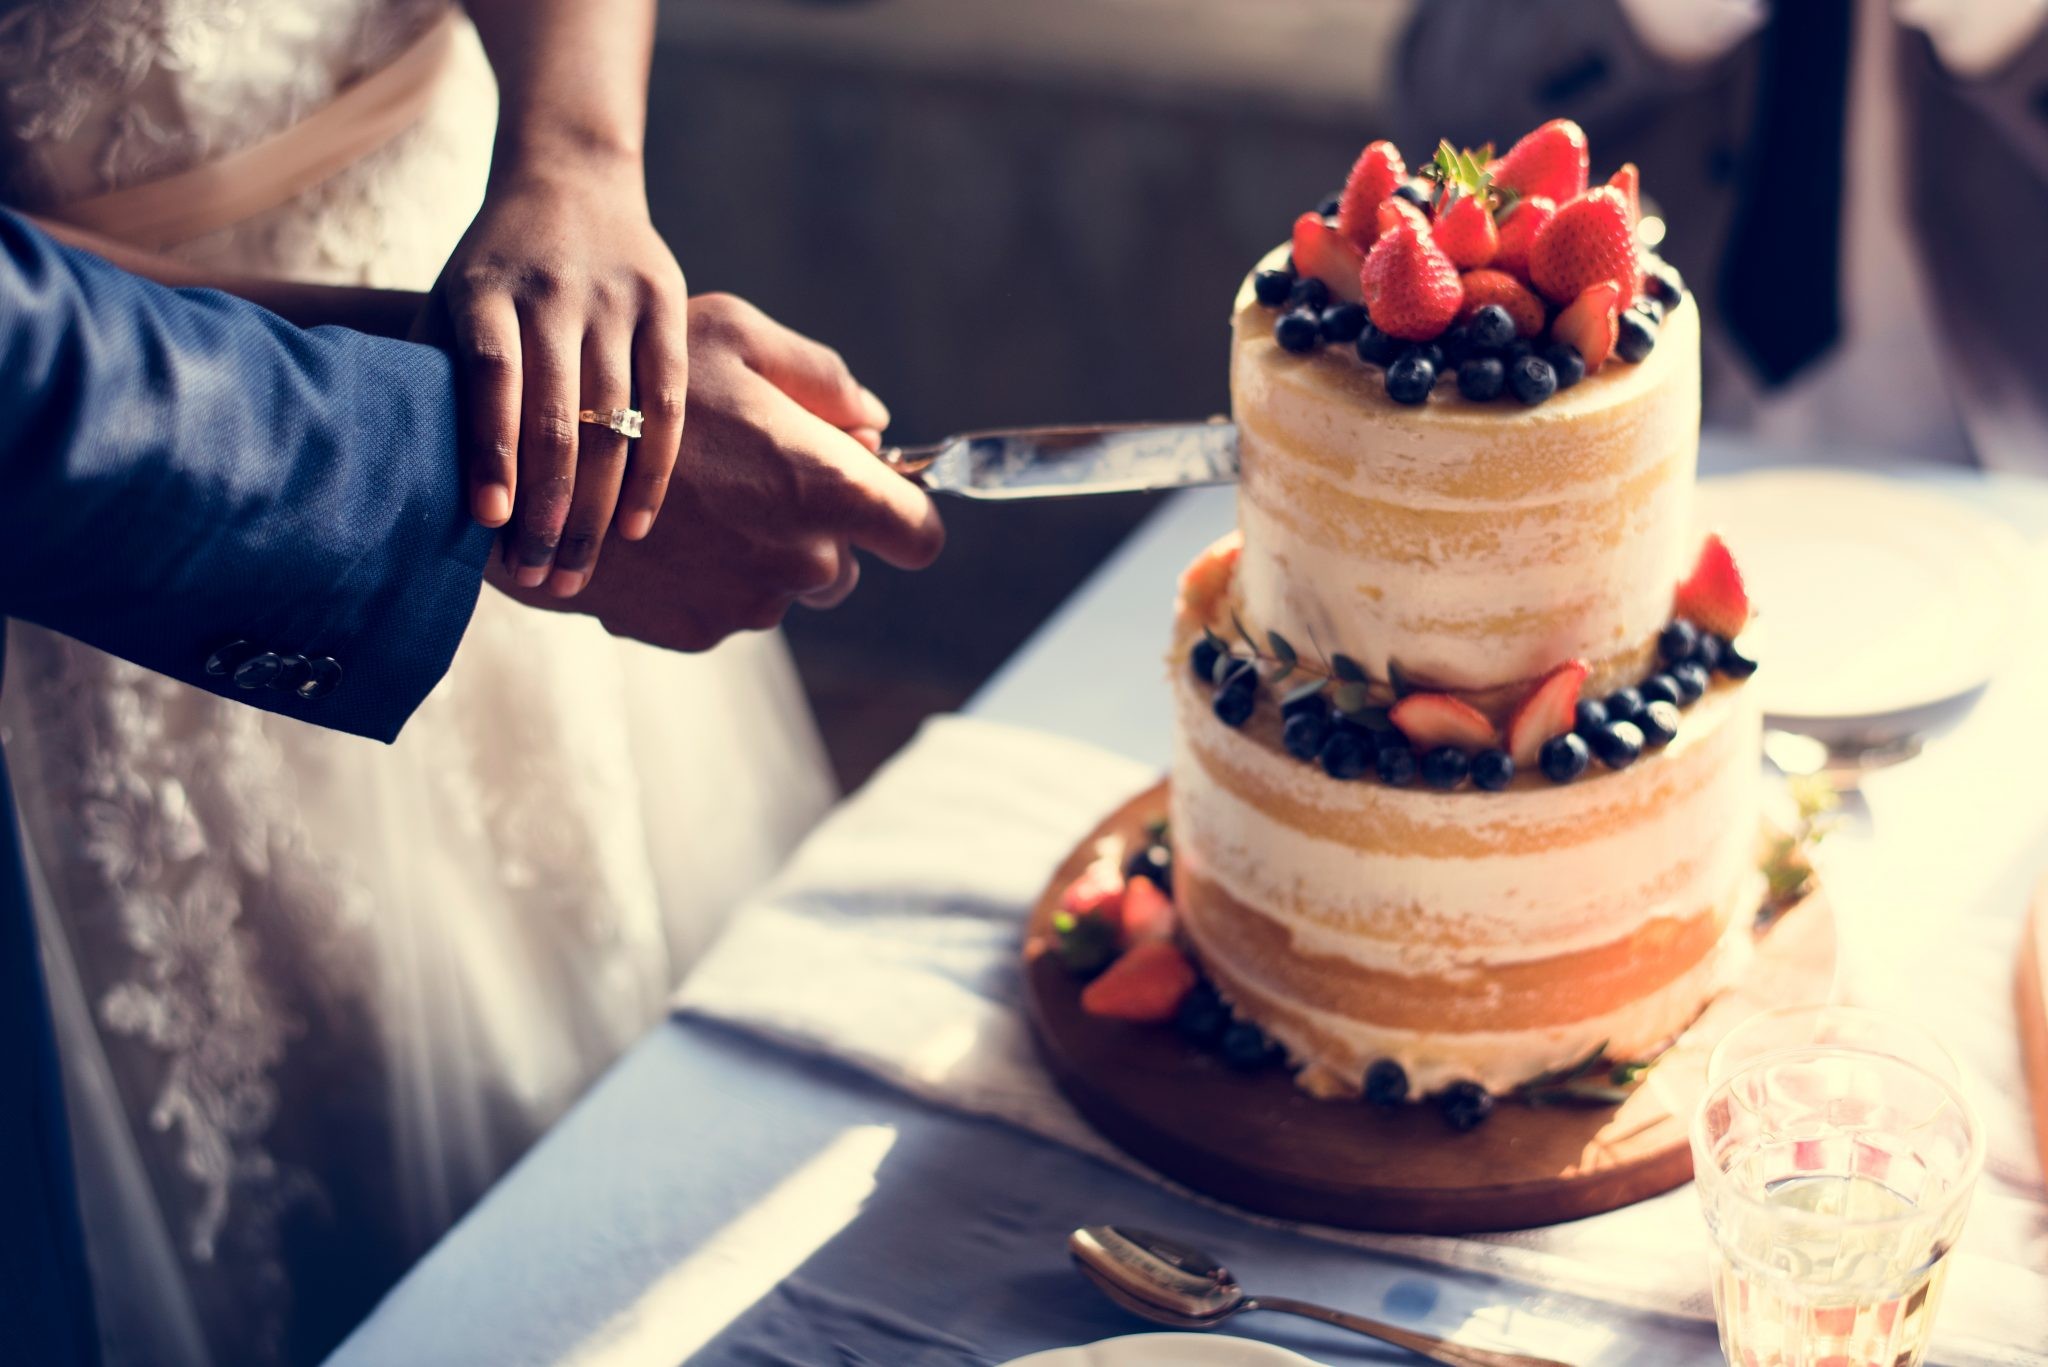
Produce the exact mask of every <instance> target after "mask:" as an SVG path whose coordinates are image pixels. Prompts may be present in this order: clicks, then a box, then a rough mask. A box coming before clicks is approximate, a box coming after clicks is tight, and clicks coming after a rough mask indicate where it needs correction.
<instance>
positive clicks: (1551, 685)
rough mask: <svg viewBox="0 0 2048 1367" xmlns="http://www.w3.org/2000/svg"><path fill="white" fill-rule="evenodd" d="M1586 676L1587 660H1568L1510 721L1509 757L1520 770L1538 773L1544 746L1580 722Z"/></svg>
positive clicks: (1544, 680)
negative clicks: (1580, 701) (1546, 742)
mask: <svg viewBox="0 0 2048 1367" xmlns="http://www.w3.org/2000/svg"><path fill="white" fill-rule="evenodd" d="M1586 672H1587V671H1586V662H1585V661H1584V660H1566V661H1565V662H1564V663H1563V664H1561V665H1559V666H1558V667H1557V668H1555V669H1553V670H1551V671H1550V672H1549V673H1548V674H1545V675H1544V676H1543V678H1542V680H1541V681H1540V682H1538V683H1537V685H1536V688H1535V691H1534V692H1532V693H1530V694H1529V696H1528V697H1526V698H1524V699H1522V705H1521V706H1520V707H1517V708H1516V709H1515V712H1514V715H1513V716H1511V717H1509V718H1508V754H1509V755H1511V756H1513V757H1514V761H1515V767H1516V768H1518V769H1534V768H1535V767H1536V765H1537V762H1538V761H1539V759H1540V758H1541V756H1542V754H1543V743H1544V742H1545V741H1547V740H1550V739H1551V738H1552V737H1554V736H1561V735H1563V734H1564V733H1565V732H1567V731H1569V730H1571V729H1572V727H1573V726H1574V725H1575V724H1576V723H1577V722H1578V708H1579V689H1580V688H1582V687H1584V685H1585V682H1586Z"/></svg>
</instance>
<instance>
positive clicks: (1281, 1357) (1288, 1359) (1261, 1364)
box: [1003, 1334, 1315, 1367]
mask: <svg viewBox="0 0 2048 1367" xmlns="http://www.w3.org/2000/svg"><path fill="white" fill-rule="evenodd" d="M1003 1367H1315V1364H1314V1363H1312V1362H1310V1361H1309V1360H1308V1359H1307V1358H1305V1357H1303V1356H1301V1354H1299V1353H1290V1352H1288V1351H1287V1350H1286V1349H1285V1348H1275V1347H1274V1346H1273V1345H1272V1344H1270V1343H1259V1342H1256V1341H1254V1340H1252V1339H1241V1338H1235V1337H1233V1336H1231V1335H1228V1334H1131V1335H1129V1336H1127V1337H1125V1338H1120V1339H1104V1340H1103V1341H1102V1342H1100V1343H1084V1344H1082V1345H1081V1346H1080V1347H1078V1348H1052V1349H1048V1350H1047V1351H1045V1352H1043V1353H1033V1354H1032V1355H1031V1356H1030V1357H1022V1358H1017V1359H1015V1360H1014V1361H1012V1362H1007V1363H1005V1364H1003Z"/></svg>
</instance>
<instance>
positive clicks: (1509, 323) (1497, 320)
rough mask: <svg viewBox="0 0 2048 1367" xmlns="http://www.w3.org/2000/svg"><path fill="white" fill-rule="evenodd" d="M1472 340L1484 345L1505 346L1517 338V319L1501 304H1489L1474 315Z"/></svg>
mask: <svg viewBox="0 0 2048 1367" xmlns="http://www.w3.org/2000/svg"><path fill="white" fill-rule="evenodd" d="M1472 340H1473V341H1474V342H1475V343H1477V344H1478V345H1480V346H1483V347H1488V348H1492V347H1504V346H1506V345H1507V344H1508V343H1509V342H1512V341H1514V340H1515V320H1514V318H1513V317H1512V316H1511V315H1510V314H1509V313H1508V311H1507V310H1506V309H1504V308H1502V307H1501V306H1500V305H1499V304H1488V305H1487V306H1486V307H1485V308H1482V309H1480V310H1479V311H1478V312H1476V313H1474V314H1473V315H1472Z"/></svg>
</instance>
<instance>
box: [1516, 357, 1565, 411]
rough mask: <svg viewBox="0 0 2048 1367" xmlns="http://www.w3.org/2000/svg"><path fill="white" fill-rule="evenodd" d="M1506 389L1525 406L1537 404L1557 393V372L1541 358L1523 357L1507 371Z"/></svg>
mask: <svg viewBox="0 0 2048 1367" xmlns="http://www.w3.org/2000/svg"><path fill="white" fill-rule="evenodd" d="M1508 388H1509V389H1511V390H1513V391H1514V393H1515V397H1516V398H1518V399H1520V400H1521V401H1522V402H1523V403H1526V404H1539V403H1542V402H1543V401H1544V400H1545V399H1547V398H1549V397H1550V396H1551V395H1552V394H1555V393H1556V392H1557V372H1556V371H1555V370H1553V369H1551V366H1550V362H1548V361H1546V360H1544V359H1543V358H1542V357H1541V356H1524V357H1522V358H1521V359H1520V360H1518V361H1516V362H1515V363H1514V365H1513V366H1512V367H1511V368H1510V369H1509V370H1508Z"/></svg>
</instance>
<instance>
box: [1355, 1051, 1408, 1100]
mask: <svg viewBox="0 0 2048 1367" xmlns="http://www.w3.org/2000/svg"><path fill="white" fill-rule="evenodd" d="M1365 1099H1366V1100H1367V1101H1368V1102H1370V1103H1372V1104H1373V1105H1375V1106H1398V1105H1400V1104H1401V1103H1402V1102H1404V1101H1406V1100H1407V1099H1408V1070H1407V1069H1406V1068H1403V1067H1402V1066H1401V1065H1400V1064H1398V1063H1396V1062H1394V1061H1393V1060H1392V1059H1390V1058H1376V1059H1374V1060H1373V1061H1372V1066H1371V1067H1370V1068H1367V1069H1366V1070H1365Z"/></svg>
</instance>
